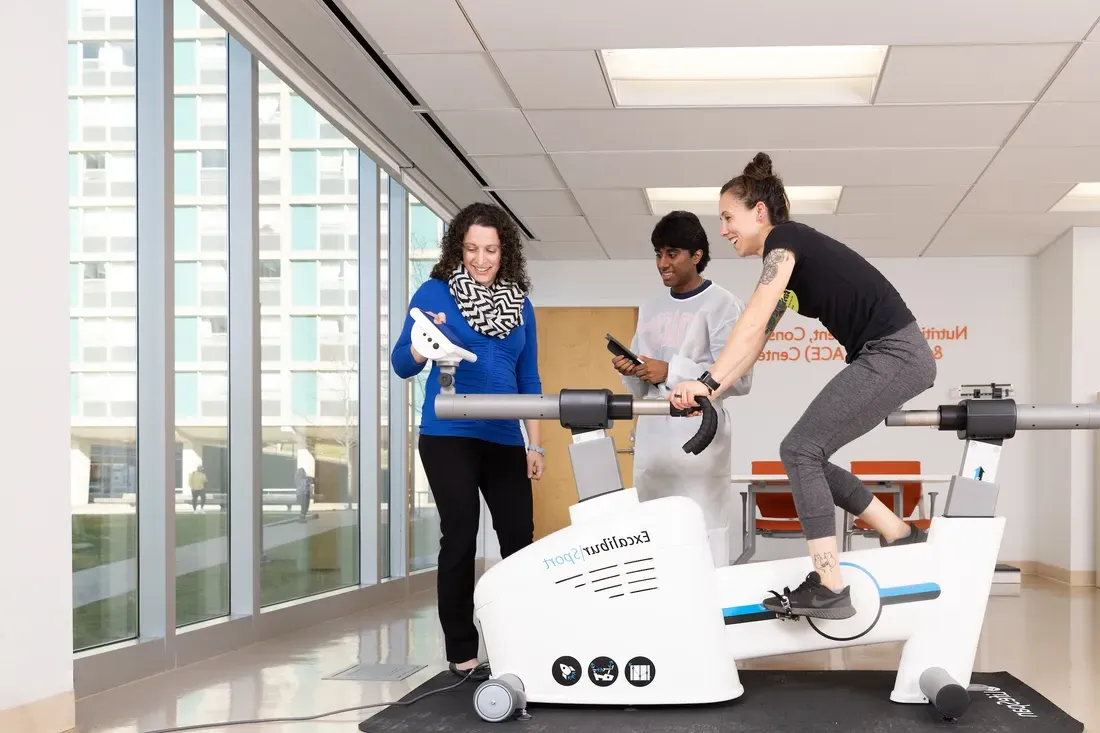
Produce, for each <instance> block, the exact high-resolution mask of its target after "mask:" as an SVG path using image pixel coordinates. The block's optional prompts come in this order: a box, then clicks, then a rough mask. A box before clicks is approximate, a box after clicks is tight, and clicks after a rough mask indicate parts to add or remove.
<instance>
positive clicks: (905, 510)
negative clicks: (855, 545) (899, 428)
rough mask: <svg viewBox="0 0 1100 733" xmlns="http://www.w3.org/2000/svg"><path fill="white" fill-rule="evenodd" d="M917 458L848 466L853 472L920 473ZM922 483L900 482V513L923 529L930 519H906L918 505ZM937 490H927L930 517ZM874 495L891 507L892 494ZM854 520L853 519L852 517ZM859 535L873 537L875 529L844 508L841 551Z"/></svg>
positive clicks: (846, 549) (849, 546)
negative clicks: (914, 459) (842, 545)
mask: <svg viewBox="0 0 1100 733" xmlns="http://www.w3.org/2000/svg"><path fill="white" fill-rule="evenodd" d="M920 469H921V466H920V461H852V464H851V468H850V469H849V470H850V471H851V472H852V473H854V474H855V475H856V476H859V475H861V474H862V475H875V474H878V475H883V474H909V473H912V474H920ZM923 488H924V485H923V484H922V483H921V482H920V481H907V482H905V483H903V484H902V485H901V517H902V519H907V521H910V522H912V523H913V524H914V525H915V526H917V527H920V528H921V529H924V530H927V529H928V527H929V526H930V525H931V524H932V520H931V519H930V518H929V519H924V518H913V519H909V517H910V515H912V513H913V511H914V510H915V509H916V508H917V507H918V506H919V505H920V500H921V496H922V494H923ZM938 493H939V492H937V491H929V492H928V497H929V500H930V506H929V512H928V516H929V517H932V516H933V515H934V514H935V512H936V495H937V494H938ZM875 497H876V498H877V499H878V500H879V501H881V502H882V503H883V504H885V505H886V506H888V507H890V508H891V509H894V506H895V505H894V499H895V498H896V494H893V493H876V494H875ZM853 520H854V521H853ZM856 535H859V536H861V537H875V536H877V535H878V532H876V531H875V530H873V529H871V525H869V524H867V522H865V521H863V520H862V519H859V518H858V517H852V516H851V515H850V514H848V513H847V512H845V515H844V547H843V549H844V550H845V551H848V550H851V549H852V537H854V536H856Z"/></svg>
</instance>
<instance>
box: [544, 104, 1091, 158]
mask: <svg viewBox="0 0 1100 733" xmlns="http://www.w3.org/2000/svg"><path fill="white" fill-rule="evenodd" d="M1027 109H1028V106H1027V105H1026V104H984V105H893V106H884V107H736V108H717V109H716V108H703V109H696V108H667V109H666V108H662V109H615V110H532V111H530V112H527V119H528V120H530V122H531V127H532V128H533V129H534V131H535V133H536V134H537V135H538V138H539V140H540V141H541V142H542V144H543V145H544V146H545V148H546V150H547V152H550V153H566V152H593V151H626V150H654V151H658V150H659V151H683V150H706V151H719V150H731V149H734V148H736V149H737V150H793V149H832V150H836V149H842V148H965V147H997V146H999V145H1001V143H1002V142H1003V140H1004V139H1005V137H1006V136H1007V135H1008V133H1009V132H1010V131H1011V130H1012V129H1013V128H1014V127H1015V126H1016V124H1017V123H1018V122H1019V120H1020V118H1021V117H1022V116H1023V114H1024V113H1025V112H1026V111H1027ZM1098 127H1100V126H1098ZM750 157H751V156H750ZM742 165H743V164H742Z"/></svg>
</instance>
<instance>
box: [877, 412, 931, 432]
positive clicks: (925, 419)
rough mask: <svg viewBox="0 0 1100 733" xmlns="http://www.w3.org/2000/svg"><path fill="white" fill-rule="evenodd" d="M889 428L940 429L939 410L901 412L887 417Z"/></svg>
mask: <svg viewBox="0 0 1100 733" xmlns="http://www.w3.org/2000/svg"><path fill="white" fill-rule="evenodd" d="M886 424H887V425H888V426H889V427H898V426H902V427H931V428H934V427H939V424H940V413H939V411H938V410H899V411H897V412H891V413H890V414H889V415H887V416H886Z"/></svg>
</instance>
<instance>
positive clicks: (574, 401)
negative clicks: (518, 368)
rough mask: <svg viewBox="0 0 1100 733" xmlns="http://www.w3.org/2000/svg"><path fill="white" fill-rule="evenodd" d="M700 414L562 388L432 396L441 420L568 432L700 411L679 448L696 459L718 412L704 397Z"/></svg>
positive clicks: (601, 391) (710, 434) (712, 432)
mask: <svg viewBox="0 0 1100 733" xmlns="http://www.w3.org/2000/svg"><path fill="white" fill-rule="evenodd" d="M698 402H699V410H692V411H688V410H677V409H676V408H674V407H673V406H672V403H671V402H669V401H668V400H665V399H642V398H638V397H634V396H632V395H627V394H614V393H612V392H611V391H610V390H605V389H563V390H562V391H561V392H560V393H559V394H556V395H554V394H532V395H526V394H445V393H440V394H438V395H436V397H435V415H436V417H437V418H439V419H440V420H557V421H559V422H560V423H561V425H562V427H566V428H571V429H593V430H596V429H602V428H606V427H607V426H608V424H609V423H610V422H611V421H612V420H631V419H633V418H634V417H635V416H639V415H651V416H669V417H688V416H690V415H693V414H696V413H698V412H700V411H701V413H702V418H703V419H702V422H701V424H700V426H699V430H697V431H696V433H695V435H693V436H692V437H691V438H690V439H689V440H688V441H687V442H686V443H684V445H683V450H684V452H685V453H691V454H693V455H699V454H700V453H702V452H703V450H705V449H706V447H707V446H709V445H710V443H711V441H713V440H714V436H715V434H716V433H717V431H718V413H717V411H716V410H715V409H714V405H713V404H711V401H710V400H709V399H707V398H706V397H699V398H698Z"/></svg>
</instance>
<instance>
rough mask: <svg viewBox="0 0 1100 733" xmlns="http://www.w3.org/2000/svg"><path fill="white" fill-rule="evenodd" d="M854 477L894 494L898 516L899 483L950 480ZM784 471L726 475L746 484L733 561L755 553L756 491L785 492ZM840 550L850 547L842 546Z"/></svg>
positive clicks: (886, 475)
mask: <svg viewBox="0 0 1100 733" xmlns="http://www.w3.org/2000/svg"><path fill="white" fill-rule="evenodd" d="M856 478H858V479H860V480H861V481H863V483H864V484H866V485H867V486H868V488H870V489H871V491H872V493H875V494H893V495H894V513H895V514H897V515H898V516H899V517H900V516H902V484H905V483H913V482H916V481H919V482H921V483H924V484H946V483H951V479H952V478H953V476H952V475H951V474H925V473H921V474H916V473H875V474H856ZM789 481H790V479H789V478H787V474H785V473H778V474H741V475H734V476H731V477H730V483H733V484H746V485H747V486H748V490H747V491H743V492H742V493H741V508H742V514H741V547H742V548H743V549H742V552H741V555H740V556H739V557H738V558H737V559H736V560H734V564H735V565H737V564H740V563H745V562H748V561H749V560H750V559H751V558H752V556H753V555H754V554H755V553H756V495H757V494H789V493H791V487H790V484H789V483H788V482H789ZM844 526H845V527H847V526H848V513H847V512H845V513H844ZM775 536H790V537H795V536H798V535H797V534H795V533H790V534H788V533H782V532H777V533H775ZM843 549H844V550H848V549H851V548H849V547H844V548H843Z"/></svg>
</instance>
